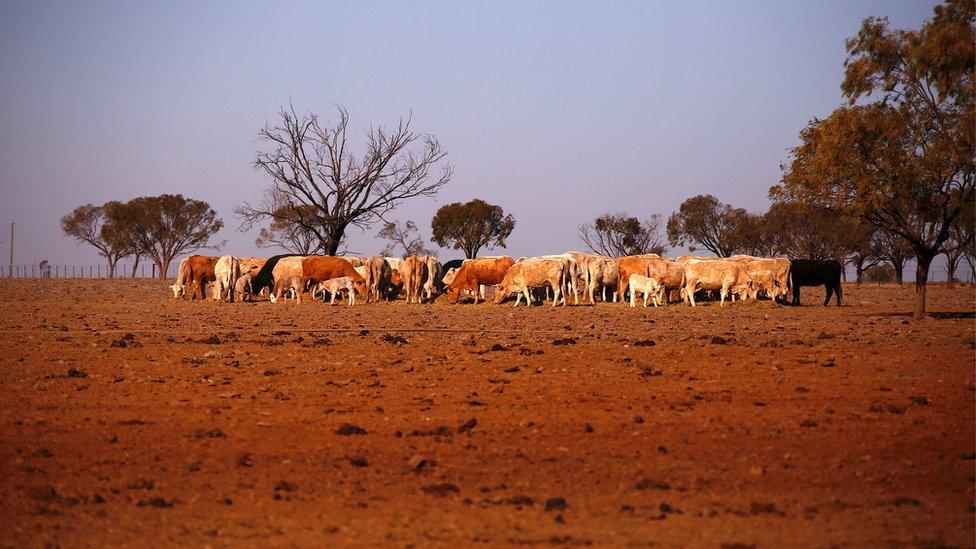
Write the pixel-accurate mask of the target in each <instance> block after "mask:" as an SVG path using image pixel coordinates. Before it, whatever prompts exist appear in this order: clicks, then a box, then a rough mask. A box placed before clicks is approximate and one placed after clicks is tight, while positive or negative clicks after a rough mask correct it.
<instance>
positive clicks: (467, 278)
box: [447, 256, 515, 305]
mask: <svg viewBox="0 0 976 549" xmlns="http://www.w3.org/2000/svg"><path fill="white" fill-rule="evenodd" d="M514 264H515V261H513V260H512V258H511V257H508V256H501V257H477V258H474V259H469V260H467V261H465V262H464V263H462V264H461V267H460V269H458V272H457V275H456V276H455V277H454V280H453V281H452V282H451V284H449V285H448V287H447V302H448V303H451V304H454V303H457V302H458V299H459V298H460V297H461V292H462V291H469V292H472V293H474V303H475V305H477V304H478V296H479V294H480V292H479V287H480V286H481V285H494V284H498V283H500V282H501V281H502V279H503V278H505V273H506V272H507V271H508V269H509V267H511V266H512V265H514Z"/></svg>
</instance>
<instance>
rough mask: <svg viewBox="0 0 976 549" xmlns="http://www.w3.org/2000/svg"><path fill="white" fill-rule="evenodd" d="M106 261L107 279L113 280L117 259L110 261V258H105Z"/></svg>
mask: <svg viewBox="0 0 976 549" xmlns="http://www.w3.org/2000/svg"><path fill="white" fill-rule="evenodd" d="M107 259H108V277H109V278H115V265H116V263H117V262H118V259H112V258H107Z"/></svg>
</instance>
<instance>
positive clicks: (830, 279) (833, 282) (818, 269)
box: [789, 259, 843, 307]
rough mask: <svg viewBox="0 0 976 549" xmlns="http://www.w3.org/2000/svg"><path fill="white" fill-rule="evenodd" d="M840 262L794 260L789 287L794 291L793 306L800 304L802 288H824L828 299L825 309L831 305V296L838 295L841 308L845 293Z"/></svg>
mask: <svg viewBox="0 0 976 549" xmlns="http://www.w3.org/2000/svg"><path fill="white" fill-rule="evenodd" d="M841 269H843V267H842V266H841V264H840V262H839V261H837V260H834V259H827V260H816V259H793V260H791V261H790V277H789V286H790V288H792V289H793V305H799V304H800V287H801V286H824V287H825V288H826V289H827V297H826V298H825V299H824V302H823V304H824V307H826V306H827V305H828V304H829V303H830V295H831V294H832V293H836V294H837V306H838V307H840V306H841V299H842V297H843V291H842V290H841V286H840V278H841Z"/></svg>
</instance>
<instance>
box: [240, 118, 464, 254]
mask: <svg viewBox="0 0 976 549" xmlns="http://www.w3.org/2000/svg"><path fill="white" fill-rule="evenodd" d="M337 110H338V119H337V120H336V121H335V122H334V123H333V124H331V125H328V124H325V125H323V124H322V123H320V121H319V118H318V116H317V115H315V114H312V113H306V114H303V115H298V114H297V113H296V112H295V109H294V107H290V108H288V109H285V108H282V109H281V110H280V111H279V115H280V117H281V122H280V124H279V125H276V126H271V125H268V126H265V127H264V129H262V130H261V132H260V134H259V138H260V140H261V141H263V142H265V143H267V144H268V145H269V146H270V148H269V150H266V151H262V152H259V153H258V154H257V158H256V159H255V161H254V167H255V169H257V170H258V171H262V172H264V173H266V174H267V175H268V176H270V177H271V185H272V186H271V191H270V192H269V194H268V197H267V198H266V199H265V200H264V203H262V204H258V205H252V204H249V203H247V202H245V203H244V204H243V205H241V206H239V207H238V208H237V209H236V210H235V212H236V213H237V215H238V216H239V217H240V218H241V220H242V222H241V230H249V229H250V228H251V227H252V226H254V224H255V223H257V222H259V221H262V220H267V219H270V220H272V222H274V221H276V220H282V219H283V220H287V221H293V222H294V223H297V224H298V225H299V226H300V227H301V228H302V229H303V230H306V231H308V232H310V233H311V234H313V235H315V238H316V239H317V240H318V242H319V244H320V247H321V249H322V251H323V252H324V253H326V254H329V255H335V254H336V252H337V250H338V249H339V246H340V245H341V244H342V240H343V237H344V236H345V232H346V229H347V228H349V227H350V226H354V227H357V228H360V229H363V230H365V229H367V228H369V227H370V226H371V225H372V224H374V223H376V222H377V221H380V220H381V219H382V217H383V215H384V214H386V213H388V212H389V211H390V210H392V209H393V208H395V207H397V206H398V205H399V204H401V203H402V202H403V201H405V200H409V199H411V198H414V197H418V196H433V195H435V194H436V193H437V191H438V190H440V188H441V187H443V186H444V185H446V184H447V183H448V182H449V181H450V180H451V175H452V173H453V168H452V166H451V165H450V164H449V163H447V162H446V158H447V151H446V150H445V149H444V148H443V147H442V146H441V145H440V143H439V142H438V141H437V138H435V137H434V136H432V135H429V134H418V133H414V132H413V131H411V130H410V122H411V120H410V118H409V117H408V118H406V119H401V120H400V121H399V123H398V125H397V126H396V127H395V128H392V129H387V128H384V127H382V126H379V127H370V128H369V129H368V130H367V131H366V136H365V139H366V145H365V146H366V152H365V153H364V154H363V155H362V157H361V158H356V157H354V156H353V153H352V152H351V151H350V148H351V147H350V144H349V138H348V128H349V114H348V112H347V111H346V110H345V109H344V108H342V107H337ZM438 166H439V169H438ZM272 197H274V199H272ZM277 197H281V198H282V200H283V204H284V206H285V208H284V209H282V208H280V207H278V206H280V205H281V204H277V203H276V202H277ZM303 208H305V209H307V210H309V211H310V213H304V212H302V209H303Z"/></svg>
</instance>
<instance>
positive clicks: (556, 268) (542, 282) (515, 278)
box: [495, 257, 571, 307]
mask: <svg viewBox="0 0 976 549" xmlns="http://www.w3.org/2000/svg"><path fill="white" fill-rule="evenodd" d="M569 265H570V264H569V262H568V261H566V260H565V258H562V257H548V258H547V257H534V258H531V259H526V260H523V261H519V262H517V263H515V264H514V265H512V266H511V267H510V268H509V269H508V271H507V272H506V273H505V276H504V277H503V278H502V281H501V283H500V284H499V287H498V291H496V292H495V303H496V304H497V303H501V302H502V301H504V300H505V298H506V297H507V296H509V295H511V294H513V293H514V294H515V295H516V298H515V306H516V307H518V304H519V302H521V300H522V295H523V294H524V295H525V304H526V306H529V305H531V304H532V297H531V296H530V294H529V289H530V288H544V287H546V285H549V286H550V287H552V306H553V307H555V306H557V305H559V303H560V297H562V303H563V305H564V306H565V305H566V291H567V287H568V285H569V278H570V276H571V274H570V273H571V271H570V266H569Z"/></svg>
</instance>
